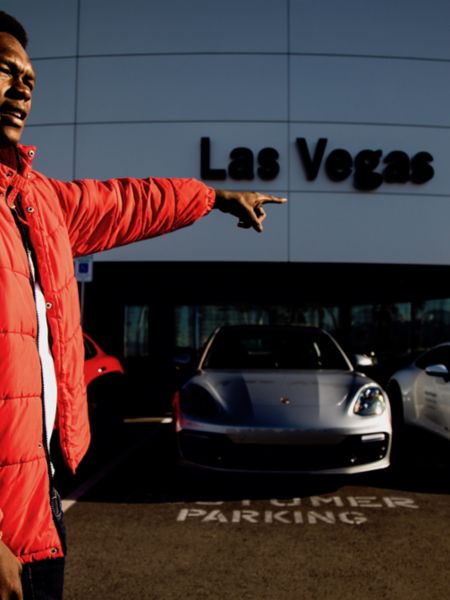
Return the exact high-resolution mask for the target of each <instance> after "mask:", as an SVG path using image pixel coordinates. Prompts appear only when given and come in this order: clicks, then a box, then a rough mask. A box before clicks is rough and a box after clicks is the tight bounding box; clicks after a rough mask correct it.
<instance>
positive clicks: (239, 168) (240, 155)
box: [228, 147, 255, 180]
mask: <svg viewBox="0 0 450 600" xmlns="http://www.w3.org/2000/svg"><path fill="white" fill-rule="evenodd" d="M230 158H231V162H230V164H229V165H228V175H229V176H230V177H231V178H232V179H236V180H241V179H254V178H255V172H254V170H253V163H254V156H253V152H252V151H251V150H250V148H243V147H242V148H234V150H232V151H231V152H230Z"/></svg>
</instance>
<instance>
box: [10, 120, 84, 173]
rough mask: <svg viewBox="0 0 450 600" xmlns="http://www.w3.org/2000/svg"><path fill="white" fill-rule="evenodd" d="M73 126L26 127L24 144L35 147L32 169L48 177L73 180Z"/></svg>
mask: <svg viewBox="0 0 450 600" xmlns="http://www.w3.org/2000/svg"><path fill="white" fill-rule="evenodd" d="M74 130H75V128H74V126H73V125H56V126H53V127H45V126H44V127H39V126H38V127H28V128H27V129H26V130H25V133H24V135H23V138H22V142H23V143H24V144H30V145H32V146H36V147H37V153H36V157H35V159H34V161H33V167H34V168H35V169H36V170H37V171H41V172H42V173H44V174H45V175H47V176H48V177H56V178H57V179H63V180H70V179H73V149H74Z"/></svg>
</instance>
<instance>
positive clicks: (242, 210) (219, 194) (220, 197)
mask: <svg viewBox="0 0 450 600" xmlns="http://www.w3.org/2000/svg"><path fill="white" fill-rule="evenodd" d="M285 202H287V200H286V198H280V197H278V196H272V195H271V194H261V193H259V192H238V191H231V190H216V200H215V203H214V208H218V209H219V210H221V211H222V212H225V213H229V214H231V215H233V216H235V217H237V219H238V227H244V228H246V229H249V228H251V227H252V228H253V229H255V231H258V232H261V231H262V230H263V221H264V219H265V218H266V211H265V210H264V208H263V205H264V204H269V203H270V204H284V203H285Z"/></svg>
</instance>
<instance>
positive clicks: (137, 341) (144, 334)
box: [123, 306, 149, 358]
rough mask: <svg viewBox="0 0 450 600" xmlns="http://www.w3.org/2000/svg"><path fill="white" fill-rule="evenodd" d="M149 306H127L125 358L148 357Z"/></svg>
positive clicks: (124, 337)
mask: <svg viewBox="0 0 450 600" xmlns="http://www.w3.org/2000/svg"><path fill="white" fill-rule="evenodd" d="M148 313H149V307H148V306H125V320H124V327H125V331H124V336H123V339H124V356H125V357H126V358H128V357H145V356H148V352H149V350H148Z"/></svg>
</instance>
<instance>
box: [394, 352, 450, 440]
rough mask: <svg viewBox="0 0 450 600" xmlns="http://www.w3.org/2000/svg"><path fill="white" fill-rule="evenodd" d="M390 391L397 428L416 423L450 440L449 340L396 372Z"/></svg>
mask: <svg viewBox="0 0 450 600" xmlns="http://www.w3.org/2000/svg"><path fill="white" fill-rule="evenodd" d="M387 391H388V395H389V399H390V402H391V406H392V413H393V421H394V431H395V429H396V427H397V428H398V429H399V430H400V428H401V427H402V425H403V424H404V425H413V426H417V427H421V428H423V429H426V430H427V431H429V432H431V433H434V434H437V435H439V436H441V437H443V438H445V439H447V440H450V343H444V344H439V345H438V346H434V347H433V348H431V349H430V350H427V351H426V352H424V353H423V354H421V355H420V356H419V357H418V358H417V359H416V360H415V361H414V362H413V363H412V364H411V365H409V366H408V367H405V368H403V369H400V370H399V371H397V372H396V373H394V375H392V377H391V378H390V379H389V381H388V384H387Z"/></svg>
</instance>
